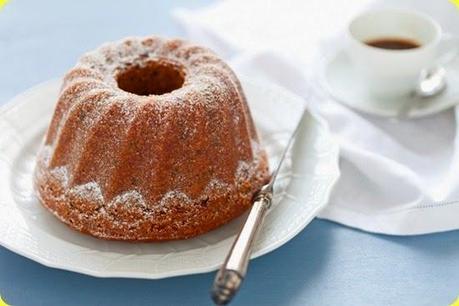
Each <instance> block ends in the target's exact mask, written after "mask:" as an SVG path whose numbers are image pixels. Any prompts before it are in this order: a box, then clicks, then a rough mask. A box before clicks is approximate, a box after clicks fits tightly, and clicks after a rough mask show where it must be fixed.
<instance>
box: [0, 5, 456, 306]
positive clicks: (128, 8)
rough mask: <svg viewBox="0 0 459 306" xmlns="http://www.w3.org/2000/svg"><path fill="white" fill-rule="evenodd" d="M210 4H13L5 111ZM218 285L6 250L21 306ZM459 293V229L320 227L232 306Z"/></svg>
mask: <svg viewBox="0 0 459 306" xmlns="http://www.w3.org/2000/svg"><path fill="white" fill-rule="evenodd" d="M208 3H210V1H208V0H199V1H193V2H191V1H185V0H181V1H163V2H159V1H117V2H116V1H114V0H111V1H110V0H105V1H89V0H88V1H81V0H80V1H38V0H35V1H32V0H30V1H24V0H21V1H20V0H12V1H11V2H10V3H9V4H8V5H7V6H6V7H5V8H4V10H3V11H1V12H0V104H1V103H4V102H6V101H7V100H9V99H10V98H12V97H13V96H14V95H16V94H18V93H20V92H21V91H23V90H25V89H27V88H28V87H30V86H32V85H34V84H36V83H39V82H42V81H45V80H48V79H50V78H55V77H59V76H61V75H62V74H64V73H65V71H67V70H68V69H69V68H70V67H71V66H72V65H73V64H74V63H75V61H76V59H77V57H78V56H79V55H80V54H81V53H83V52H84V51H87V50H90V49H93V48H95V47H96V46H98V45H99V44H101V43H102V42H105V41H108V40H114V39H118V38H122V37H124V36H129V35H147V34H152V33H154V34H160V35H169V36H171V35H172V36H178V35H180V31H179V29H178V28H176V26H175V25H174V23H173V22H172V20H171V18H170V14H169V13H170V10H171V9H172V8H173V7H178V6H186V7H199V6H203V5H207V4H208ZM311 13H312V12H311ZM323 13H325V12H323ZM37 103H38V102H37ZM0 132H1V131H0ZM0 175H1V174H0ZM0 196H1V195H0ZM458 218H459V216H458ZM213 277H214V273H207V274H201V275H192V276H186V277H176V278H170V279H165V280H158V281H148V280H130V279H98V278H93V277H88V276H83V275H80V274H76V273H71V272H66V271H60V270H55V269H50V268H46V267H44V266H41V265H39V264H37V263H35V262H33V261H30V260H28V259H25V258H23V257H20V256H18V255H15V254H13V253H11V252H10V251H8V250H6V249H4V248H1V247H0V294H1V295H3V296H4V297H5V299H6V300H7V301H8V302H9V303H11V304H13V305H17V306H20V305H27V306H28V305H47V306H50V305H51V306H52V305H114V306H115V305H210V300H209V298H208V289H209V286H210V285H211V283H212V280H213ZM458 295H459V231H453V232H448V233H442V234H434V235H425V236H417V237H388V236H383V235H370V234H367V233H363V232H360V231H356V230H353V229H349V228H346V227H343V226H340V225H337V224H334V223H330V222H327V221H320V220H316V221H314V222H312V224H311V225H310V226H308V227H307V228H306V229H305V230H304V231H303V232H302V233H300V234H299V235H298V236H297V237H295V238H294V239H293V240H292V241H290V242H289V243H287V244H286V245H285V246H284V247H282V248H280V249H278V250H276V251H274V252H272V253H270V254H268V255H266V256H263V257H261V258H259V259H256V260H254V261H252V263H251V265H250V272H249V274H248V278H247V280H246V282H245V285H244V287H243V288H242V291H241V292H240V294H239V296H238V297H237V298H236V300H235V303H234V305H448V304H449V303H451V302H452V301H453V300H454V299H455V298H456V297H457V296H458Z"/></svg>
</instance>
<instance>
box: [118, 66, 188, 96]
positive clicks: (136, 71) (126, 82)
mask: <svg viewBox="0 0 459 306" xmlns="http://www.w3.org/2000/svg"><path fill="white" fill-rule="evenodd" d="M116 81H117V82H118V87H119V88H121V89H122V90H124V91H127V92H130V93H133V94H136V95H140V96H148V95H162V94H165V93H168V92H171V91H173V90H175V89H178V88H180V87H182V85H183V82H184V81H185V72H184V71H183V69H181V67H180V66H177V65H176V64H173V63H169V62H166V61H150V62H147V63H146V64H145V65H142V66H132V67H129V68H127V69H125V70H124V71H121V72H120V73H119V74H118V75H117V77H116Z"/></svg>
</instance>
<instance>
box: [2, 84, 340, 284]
mask: <svg viewBox="0 0 459 306" xmlns="http://www.w3.org/2000/svg"><path fill="white" fill-rule="evenodd" d="M60 84H61V81H60V80H53V81H49V82H46V83H43V84H41V85H38V86H36V87H34V88H32V89H30V90H28V91H26V92H25V93H23V94H21V95H19V96H18V97H16V98H14V99H13V100H12V101H11V102H10V103H9V104H7V105H6V106H4V107H2V108H0V131H1V132H0V173H1V175H0V245H3V246H4V247H6V248H8V249H10V250H12V251H14V252H16V253H18V254H21V255H23V256H25V257H28V258H30V259H32V260H35V261H37V262H40V263H42V264H44V265H47V266H50V267H55V268H60V269H65V270H71V271H75V272H80V273H84V274H89V275H93V276H100V277H132V278H149V279H155V278H164V277H171V276H177V275H186V274H193V273H203V272H208V271H211V270H214V269H216V268H218V267H219V266H220V265H221V263H222V262H223V260H224V258H225V256H226V253H227V252H228V249H229V248H230V246H231V244H232V242H233V240H234V237H235V235H236V233H237V231H238V229H239V228H240V226H241V223H242V222H243V218H239V219H236V220H234V221H232V222H230V223H229V224H227V225H225V226H222V227H220V228H218V229H216V230H214V231H211V232H209V233H207V234H205V235H201V236H199V237H196V238H194V239H189V240H182V241H173V242H163V243H126V242H116V241H104V240H99V239H96V238H93V237H90V236H87V235H84V234H81V233H79V232H76V231H74V230H72V229H70V228H68V227H67V226H65V225H64V224H63V223H62V222H60V221H58V220H57V218H55V217H54V216H53V215H52V214H51V213H49V212H48V211H47V210H45V209H44V208H43V207H42V205H41V204H40V203H39V202H38V200H37V199H36V197H35V195H34V192H33V187H32V186H33V184H32V171H33V168H34V167H35V155H36V152H37V149H38V147H39V145H40V143H41V141H42V139H43V134H44V132H45V130H46V127H47V125H48V123H49V120H50V117H51V114H52V112H53V109H54V106H55V103H56V98H57V94H58V91H59V87H60ZM242 84H243V87H244V90H245V93H246V95H247V99H248V101H249V104H250V108H251V111H252V115H253V118H254V120H255V122H256V124H257V126H258V129H259V132H260V134H261V136H262V138H263V144H264V146H265V148H266V149H267V151H268V154H269V156H270V165H271V167H273V166H274V164H275V163H276V159H277V158H279V156H280V153H281V151H282V148H283V145H284V144H285V142H286V140H287V139H288V137H289V134H290V133H291V130H290V128H292V124H294V120H293V118H294V117H295V114H299V113H301V109H302V105H303V102H302V100H301V99H300V98H298V97H297V96H294V95H292V94H290V93H288V92H286V91H285V90H283V89H281V88H280V87H277V86H274V85H269V84H267V83H260V82H253V81H249V80H246V79H242ZM291 153H292V157H291V159H289V161H290V162H289V163H288V166H287V167H285V168H284V170H283V174H282V177H283V179H281V178H279V179H280V181H279V185H278V190H279V191H280V192H278V193H277V194H276V195H275V199H274V203H273V207H272V209H271V210H270V212H269V215H268V216H267V219H266V221H265V223H264V226H263V230H262V233H261V235H260V237H259V239H258V241H257V243H256V245H255V249H254V254H253V257H257V256H261V255H263V254H266V253H267V252H270V251H272V250H274V249H276V248H278V247H280V246H281V245H283V244H284V243H286V242H287V241H289V240H290V239H292V238H293V237H294V236H295V235H296V234H298V233H299V232H300V231H301V230H302V229H303V228H304V227H305V226H306V225H307V224H308V223H309V222H311V220H312V219H313V218H314V217H315V216H317V214H318V213H319V211H320V210H321V209H322V208H324V206H325V205H326V204H327V202H328V198H329V195H330V191H331V189H332V186H333V185H334V183H335V182H336V180H337V178H338V176H339V170H338V146H337V144H336V143H335V142H334V141H333V140H332V138H331V136H330V133H329V131H328V128H327V126H326V124H325V123H324V122H323V121H321V120H318V119H317V118H315V117H314V116H313V115H311V114H307V116H306V118H305V120H303V122H302V126H301V129H300V132H299V135H298V138H297V141H296V142H295V145H294V147H293V149H292V152H291Z"/></svg>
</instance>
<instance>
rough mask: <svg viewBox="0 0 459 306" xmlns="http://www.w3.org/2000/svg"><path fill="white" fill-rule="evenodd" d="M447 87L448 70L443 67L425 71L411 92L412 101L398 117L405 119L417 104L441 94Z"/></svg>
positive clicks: (403, 107)
mask: <svg viewBox="0 0 459 306" xmlns="http://www.w3.org/2000/svg"><path fill="white" fill-rule="evenodd" d="M446 87H447V83H446V70H445V68H443V67H434V68H430V69H423V70H422V71H421V73H420V75H419V81H418V83H417V84H416V87H415V88H414V90H413V91H412V92H411V95H410V96H411V100H410V101H407V102H406V103H405V104H404V105H402V107H401V108H400V110H399V112H398V115H397V117H398V118H399V119H405V118H407V117H408V115H409V113H410V111H411V109H413V107H414V106H415V104H416V103H419V102H421V101H422V100H423V99H428V98H432V97H435V96H437V95H439V94H441V93H442V92H443V91H444V90H445V89H446Z"/></svg>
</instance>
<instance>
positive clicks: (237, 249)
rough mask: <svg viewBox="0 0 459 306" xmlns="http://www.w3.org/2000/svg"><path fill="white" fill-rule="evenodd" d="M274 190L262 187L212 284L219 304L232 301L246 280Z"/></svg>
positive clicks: (213, 295)
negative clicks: (253, 251) (252, 254)
mask: <svg viewBox="0 0 459 306" xmlns="http://www.w3.org/2000/svg"><path fill="white" fill-rule="evenodd" d="M271 201H272V192H271V190H270V191H266V189H262V191H260V193H259V194H258V195H257V196H256V198H255V201H254V203H253V205H252V208H251V209H250V212H249V216H248V217H247V220H246V221H245V223H244V225H243V226H242V229H241V230H240V232H239V235H238V236H237V238H236V240H235V241H234V243H233V246H232V247H231V250H230V251H229V253H228V255H227V257H226V259H225V262H224V263H223V265H222V266H221V268H220V270H219V271H218V272H217V275H216V277H215V280H214V284H213V286H212V291H211V294H212V299H213V301H214V302H215V304H217V305H225V304H227V303H229V302H230V301H231V299H232V298H233V297H234V295H235V294H236V293H237V291H238V290H239V287H240V286H241V283H242V281H243V280H244V277H245V274H246V272H247V266H248V264H249V259H250V254H251V253H252V247H253V244H254V242H255V239H256V237H257V235H258V233H259V231H260V229H261V226H262V224H263V220H264V218H265V216H266V212H267V211H268V209H269V208H270V206H271Z"/></svg>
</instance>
